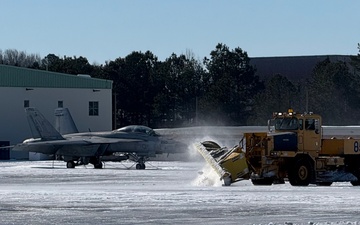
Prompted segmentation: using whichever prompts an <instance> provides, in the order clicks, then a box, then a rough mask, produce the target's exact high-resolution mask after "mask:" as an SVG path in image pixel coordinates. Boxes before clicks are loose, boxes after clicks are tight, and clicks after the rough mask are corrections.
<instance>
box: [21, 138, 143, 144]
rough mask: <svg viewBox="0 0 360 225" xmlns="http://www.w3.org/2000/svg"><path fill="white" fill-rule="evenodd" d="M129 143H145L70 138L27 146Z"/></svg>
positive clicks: (138, 140)
mask: <svg viewBox="0 0 360 225" xmlns="http://www.w3.org/2000/svg"><path fill="white" fill-rule="evenodd" d="M129 142H143V140H141V139H125V138H121V139H120V138H102V137H89V138H70V139H65V140H51V141H36V142H28V143H27V145H89V144H115V143H129Z"/></svg>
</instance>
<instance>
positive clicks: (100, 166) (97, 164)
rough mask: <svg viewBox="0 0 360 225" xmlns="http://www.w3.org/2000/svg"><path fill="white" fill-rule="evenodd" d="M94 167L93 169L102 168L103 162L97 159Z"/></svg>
mask: <svg viewBox="0 0 360 225" xmlns="http://www.w3.org/2000/svg"><path fill="white" fill-rule="evenodd" d="M94 168H95V169H102V168H103V163H102V162H101V161H99V162H98V163H96V164H94Z"/></svg>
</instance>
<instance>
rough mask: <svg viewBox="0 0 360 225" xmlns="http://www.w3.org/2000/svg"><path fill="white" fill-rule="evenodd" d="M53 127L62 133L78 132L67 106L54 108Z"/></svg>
mask: <svg viewBox="0 0 360 225" xmlns="http://www.w3.org/2000/svg"><path fill="white" fill-rule="evenodd" d="M55 129H56V130H57V131H58V132H59V133H60V134H62V135H64V134H73V133H79V131H78V129H77V127H76V125H75V122H74V120H73V118H72V116H71V114H70V112H69V109H68V108H57V109H55Z"/></svg>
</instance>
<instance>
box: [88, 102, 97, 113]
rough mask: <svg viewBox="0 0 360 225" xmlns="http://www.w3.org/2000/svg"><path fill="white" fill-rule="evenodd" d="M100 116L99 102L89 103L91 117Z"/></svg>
mask: <svg viewBox="0 0 360 225" xmlns="http://www.w3.org/2000/svg"><path fill="white" fill-rule="evenodd" d="M98 115H99V102H89V116H98Z"/></svg>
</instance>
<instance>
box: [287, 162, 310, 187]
mask: <svg viewBox="0 0 360 225" xmlns="http://www.w3.org/2000/svg"><path fill="white" fill-rule="evenodd" d="M288 174H289V182H290V184H291V185H292V186H308V185H309V184H310V182H311V179H312V174H313V168H312V166H311V163H310V161H309V160H308V159H305V158H302V159H299V160H298V161H296V162H295V164H294V166H293V167H292V168H291V169H290V171H288Z"/></svg>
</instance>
